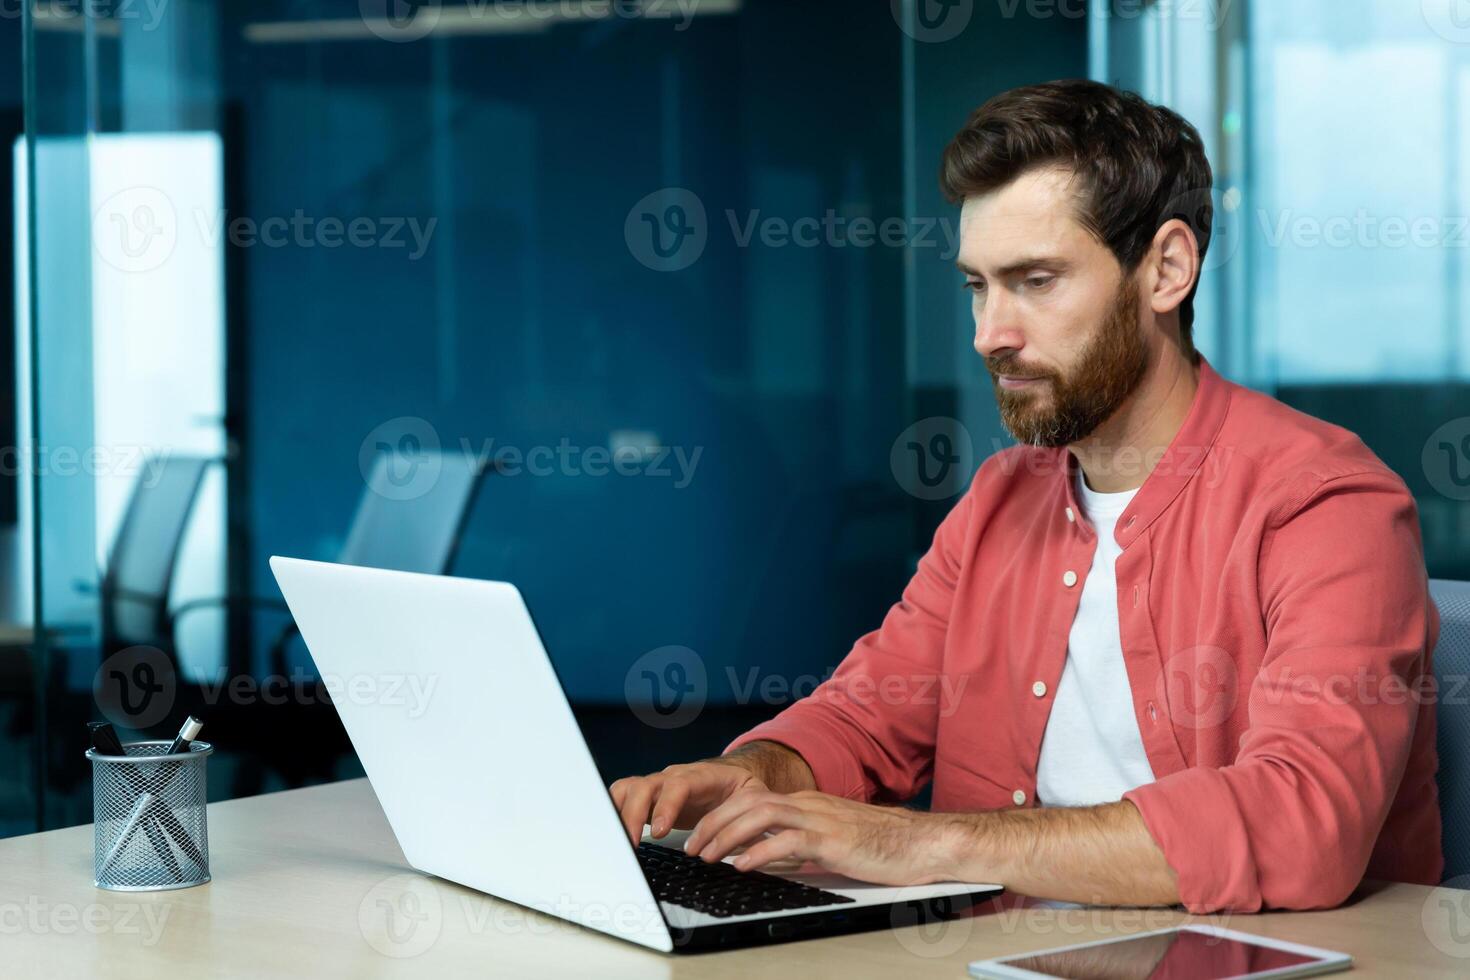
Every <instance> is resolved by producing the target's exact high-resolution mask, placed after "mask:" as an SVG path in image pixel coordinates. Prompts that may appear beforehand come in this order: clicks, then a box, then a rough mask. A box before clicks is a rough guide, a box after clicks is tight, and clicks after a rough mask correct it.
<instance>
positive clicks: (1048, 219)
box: [959, 170, 1091, 269]
mask: <svg viewBox="0 0 1470 980" xmlns="http://www.w3.org/2000/svg"><path fill="white" fill-rule="evenodd" d="M1069 177H1070V174H1068V173H1067V172H1064V171H1058V170H1047V171H1034V172H1032V173H1027V174H1022V175H1021V176H1020V177H1018V178H1016V179H1015V180H1013V181H1011V183H1009V184H1007V185H1005V186H1004V187H1002V188H1000V189H999V190H995V191H992V192H991V193H989V194H984V195H980V196H977V197H970V198H967V199H966V200H965V203H964V206H963V207H962V208H961V209H960V245H961V247H960V255H959V259H960V264H961V265H964V266H969V267H971V268H977V269H984V268H990V267H999V266H1004V265H1006V264H1008V263H1010V262H1011V261H1013V260H1015V259H1016V258H1018V257H1022V256H1025V255H1032V254H1060V253H1063V252H1075V251H1076V250H1077V249H1078V248H1079V247H1083V248H1085V247H1086V243H1087V241H1089V240H1090V239H1091V235H1090V234H1089V233H1088V231H1087V229H1085V228H1084V227H1083V226H1082V225H1081V224H1080V223H1079V222H1078V220H1077V217H1076V198H1075V189H1074V185H1072V184H1070V183H1069Z"/></svg>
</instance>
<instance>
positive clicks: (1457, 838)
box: [1429, 579, 1470, 881]
mask: <svg viewBox="0 0 1470 980" xmlns="http://www.w3.org/2000/svg"><path fill="white" fill-rule="evenodd" d="M1429 594H1430V595H1431V596H1433V598H1434V602H1435V604H1436V605H1437V606H1439V617H1440V626H1439V643H1438V645H1436V646H1435V648H1434V676H1435V679H1436V680H1437V681H1438V682H1439V684H1438V689H1439V695H1440V701H1439V735H1438V738H1439V776H1438V779H1439V809H1440V813H1441V815H1442V823H1443V826H1444V830H1443V834H1444V838H1443V846H1444V880H1446V881H1449V880H1450V879H1451V878H1454V877H1456V876H1458V875H1464V874H1470V705H1466V704H1465V700H1464V691H1465V679H1466V678H1467V677H1470V582H1453V581H1450V580H1448V579H1430V580H1429ZM1450 696H1453V697H1454V703H1451V701H1450Z"/></svg>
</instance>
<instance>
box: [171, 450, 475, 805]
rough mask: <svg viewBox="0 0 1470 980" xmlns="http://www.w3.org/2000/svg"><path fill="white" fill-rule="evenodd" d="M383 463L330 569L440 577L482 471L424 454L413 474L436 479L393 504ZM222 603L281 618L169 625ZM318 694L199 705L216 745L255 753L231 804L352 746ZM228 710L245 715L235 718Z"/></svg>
mask: <svg viewBox="0 0 1470 980" xmlns="http://www.w3.org/2000/svg"><path fill="white" fill-rule="evenodd" d="M390 463H391V460H390V459H389V457H387V456H380V457H379V458H378V460H377V462H376V463H374V465H373V469H372V472H371V473H370V474H369V477H368V481H367V486H366V487H365V488H364V489H363V493H362V496H361V498H360V499H359V500H358V504H357V510H356V512H355V514H354V515H353V518H352V524H351V526H350V527H349V529H348V532H347V537H346V540H345V541H344V542H343V545H342V548H341V550H340V551H338V553H337V555H336V558H335V560H336V561H338V562H340V563H342V564H347V565H363V566H367V567H370V568H388V569H394V570H397V571H406V572H424V573H428V574H434V575H442V574H444V573H446V572H448V571H449V569H450V567H451V566H452V565H453V562H454V556H455V552H456V551H457V550H458V548H459V541H460V537H461V534H462V533H463V530H464V525H465V522H466V521H467V520H468V518H469V514H470V509H471V506H472V505H473V503H474V500H475V496H476V493H477V492H478V490H479V486H480V483H481V482H482V480H483V477H484V475H485V472H486V466H485V465H484V463H483V461H482V460H480V459H479V458H477V457H475V456H474V455H473V454H469V453H432V454H426V455H425V456H423V457H421V458H420V461H419V465H420V466H428V467H430V468H431V469H432V468H435V467H437V472H438V478H437V479H436V480H435V481H434V483H433V486H432V487H431V488H430V489H429V490H427V491H426V492H424V493H423V494H420V495H417V496H413V497H408V498H403V499H400V495H399V494H397V493H396V492H395V490H396V488H395V486H394V485H393V483H392V479H391V477H392V471H391V470H390V469H389V466H390ZM221 604H244V605H249V606H253V607H257V608H268V609H281V610H284V609H285V604H284V603H283V602H282V601H281V600H279V599H268V598H263V597H256V596H247V597H236V598H225V599H215V600H198V601H195V602H190V603H186V604H185V605H184V606H181V607H180V608H179V609H177V610H175V614H174V615H175V618H176V619H177V618H179V617H181V616H182V615H183V614H184V613H185V612H186V611H193V610H194V609H202V608H208V607H210V606H218V605H221ZM295 635H296V624H295V623H294V622H288V623H287V624H286V626H285V627H284V628H283V629H282V630H281V631H280V633H279V634H278V635H277V637H276V639H275V641H274V642H273V643H272V644H271V646H270V649H269V653H268V659H269V664H270V671H269V672H270V674H272V675H273V676H275V677H288V664H287V648H288V647H289V645H290V643H291V640H292V638H293V637H295ZM230 671H231V676H241V675H244V674H247V673H248V671H249V667H248V665H246V664H232V665H231V668H230ZM321 694H322V691H321V689H320V685H319V684H318V690H317V692H316V695H315V696H313V697H312V698H310V699H309V700H307V701H305V702H304V703H302V702H298V701H296V700H293V699H289V698H288V699H286V702H285V703H283V704H280V705H276V706H264V705H256V704H250V705H247V706H235V705H231V704H229V703H227V702H224V701H215V702H214V703H211V704H207V705H206V704H201V705H200V706H199V710H200V711H201V712H203V713H204V714H205V715H207V717H208V718H209V719H210V730H211V731H212V732H214V733H215V735H216V736H218V737H219V738H220V740H221V742H222V743H229V742H231V741H234V742H236V743H237V744H241V745H249V746H250V747H251V748H252V749H253V750H254V754H253V755H251V754H247V755H245V756H242V758H241V759H240V769H239V770H238V772H237V774H236V779H235V786H234V790H235V795H239V796H248V795H250V794H251V793H253V792H260V791H261V789H262V788H263V786H264V771H265V769H266V768H267V767H269V768H271V769H274V770H275V771H276V772H278V773H279V774H280V775H281V777H282V778H283V779H284V780H285V782H286V784H287V785H288V786H300V785H304V784H305V783H306V782H307V781H308V780H309V779H320V780H326V779H331V778H332V776H333V773H332V766H333V764H334V763H335V761H336V759H337V757H338V756H341V755H343V754H345V753H346V752H348V751H350V749H351V746H350V744H349V743H348V742H347V741H346V738H345V735H344V733H343V732H342V730H341V723H340V722H339V721H338V720H337V715H336V712H335V711H334V710H333V709H331V708H330V707H329V706H328V705H326V704H325V699H324V698H323V697H321V696H320V695H321ZM236 707H240V708H242V709H243V710H234V709H235V708H236ZM262 709H265V710H274V711H275V716H274V718H273V720H272V721H271V722H270V723H264V722H263V721H262V719H261V716H260V714H259V713H258V712H259V710H262Z"/></svg>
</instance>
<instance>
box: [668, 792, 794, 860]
mask: <svg viewBox="0 0 1470 980" xmlns="http://www.w3.org/2000/svg"><path fill="white" fill-rule="evenodd" d="M779 799H781V796H780V794H779V793H773V792H771V791H770V790H742V791H740V792H737V793H733V794H731V796H730V798H729V799H727V800H725V802H723V803H721V804H720V805H719V806H717V807H715V808H714V809H713V810H711V811H710V812H709V813H706V814H705V815H704V816H702V817H700V818H699V822H698V823H697V824H695V825H694V830H693V831H691V832H690V834H689V839H688V840H686V841H685V842H684V850H685V851H686V852H687V853H689V854H698V853H699V852H700V851H702V850H704V848H705V846H706V845H707V844H709V842H710V841H711V840H713V839H714V837H715V835H716V834H718V833H719V832H720V831H721V830H724V829H725V825H726V824H728V823H729V822H730V821H732V820H734V819H736V818H737V817H739V816H740V815H741V814H742V813H744V812H745V811H746V810H749V809H750V808H751V807H753V806H759V805H760V804H762V803H765V802H767V801H769V800H779Z"/></svg>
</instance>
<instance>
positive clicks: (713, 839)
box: [685, 787, 954, 885]
mask: <svg viewBox="0 0 1470 980" xmlns="http://www.w3.org/2000/svg"><path fill="white" fill-rule="evenodd" d="M944 827H945V822H944V817H943V815H939V814H932V813H923V812H919V811H916V810H906V809H903V808H901V807H891V806H874V805H872V804H869V803H857V802H855V801H853V800H848V799H844V798H842V797H840V796H831V795H829V794H827V793H818V792H816V791H815V790H806V791H802V792H798V793H789V794H782V793H773V792H771V791H770V790H768V789H765V788H764V787H745V788H741V789H739V790H737V791H736V792H735V793H733V794H731V796H730V798H729V799H728V800H726V801H725V802H724V803H722V804H720V805H719V806H717V807H715V808H714V809H713V810H711V811H710V812H709V813H707V814H705V816H704V817H703V819H701V820H700V821H699V823H698V825H696V826H695V828H694V832H693V833H692V834H690V835H689V839H688V841H687V842H686V844H685V850H686V851H688V853H690V854H697V855H699V856H700V857H701V858H703V859H704V860H706V861H720V860H723V859H724V857H725V856H726V855H727V854H730V853H732V852H733V851H735V850H736V849H737V848H739V847H741V846H742V845H749V846H748V848H747V849H746V851H745V853H743V854H741V855H740V856H739V857H737V858H736V859H735V862H734V864H735V867H737V868H739V869H740V870H742V871H749V870H752V869H754V868H759V867H761V866H762V865H766V864H770V863H772V862H775V861H785V860H793V859H794V860H798V861H812V862H814V863H816V864H818V865H821V866H822V867H823V868H825V869H827V870H828V871H835V872H837V873H839V874H845V875H847V876H848V877H850V878H857V879H859V880H861V881H870V882H873V883H874V884H880V885H924V884H930V883H933V882H936V881H951V880H954V879H953V873H952V870H951V869H950V868H949V867H948V866H947V865H948V861H947V860H946V855H947V849H946V847H945V846H944V842H943V841H942V840H941V834H942V833H943V832H944ZM768 833H769V834H770V835H771V836H769V837H765V838H764V839H761V838H762V837H763V835H765V834H768Z"/></svg>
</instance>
